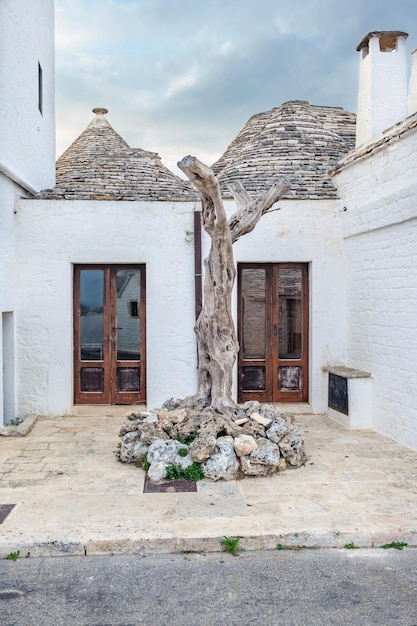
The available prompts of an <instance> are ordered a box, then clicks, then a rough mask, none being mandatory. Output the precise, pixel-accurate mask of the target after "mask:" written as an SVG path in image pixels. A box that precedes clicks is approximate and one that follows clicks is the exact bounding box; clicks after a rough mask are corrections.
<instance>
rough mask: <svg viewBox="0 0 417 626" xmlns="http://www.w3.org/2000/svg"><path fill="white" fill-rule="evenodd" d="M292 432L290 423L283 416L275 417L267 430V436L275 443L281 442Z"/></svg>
mask: <svg viewBox="0 0 417 626" xmlns="http://www.w3.org/2000/svg"><path fill="white" fill-rule="evenodd" d="M289 432H290V426H289V424H288V423H287V422H286V421H285V420H284V419H282V418H281V417H278V418H275V419H274V421H273V422H272V423H271V424H270V426H269V428H268V429H267V431H266V436H267V437H268V439H269V440H270V441H272V442H273V443H279V442H280V441H281V439H282V438H283V437H285V435H288V433H289Z"/></svg>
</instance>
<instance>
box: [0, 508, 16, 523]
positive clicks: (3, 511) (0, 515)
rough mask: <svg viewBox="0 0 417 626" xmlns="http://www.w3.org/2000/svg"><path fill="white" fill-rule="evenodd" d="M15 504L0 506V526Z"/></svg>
mask: <svg viewBox="0 0 417 626" xmlns="http://www.w3.org/2000/svg"><path fill="white" fill-rule="evenodd" d="M15 506H16V505H15V504H0V524H3V522H4V520H5V519H6V517H7V516H8V515H9V513H10V511H13V509H14V507H15Z"/></svg>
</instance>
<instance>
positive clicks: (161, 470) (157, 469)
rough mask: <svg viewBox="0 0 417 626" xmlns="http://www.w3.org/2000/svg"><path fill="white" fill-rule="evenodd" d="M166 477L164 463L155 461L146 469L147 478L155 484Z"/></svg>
mask: <svg viewBox="0 0 417 626" xmlns="http://www.w3.org/2000/svg"><path fill="white" fill-rule="evenodd" d="M166 475H167V466H166V463H163V462H162V461H157V462H155V463H151V465H150V466H149V469H148V476H149V478H150V479H151V480H152V481H153V482H154V483H157V482H159V481H160V480H163V479H164V478H166Z"/></svg>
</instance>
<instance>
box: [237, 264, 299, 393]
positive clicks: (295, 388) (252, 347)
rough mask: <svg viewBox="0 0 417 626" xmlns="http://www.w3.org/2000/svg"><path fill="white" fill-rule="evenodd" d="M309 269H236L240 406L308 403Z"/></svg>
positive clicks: (278, 266)
mask: <svg viewBox="0 0 417 626" xmlns="http://www.w3.org/2000/svg"><path fill="white" fill-rule="evenodd" d="M308 312H309V295H308V265H307V264H306V263H279V264H272V263H265V264H259V263H244V264H243V263H242V264H239V265H238V337H239V345H240V351H239V359H238V381H239V383H238V401H239V402H246V401H248V400H258V401H259V402H308V345H309V339H308V331H309V321H308Z"/></svg>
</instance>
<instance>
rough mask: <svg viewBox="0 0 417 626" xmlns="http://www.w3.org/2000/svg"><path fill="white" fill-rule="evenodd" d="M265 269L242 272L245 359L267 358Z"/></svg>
mask: <svg viewBox="0 0 417 626" xmlns="http://www.w3.org/2000/svg"><path fill="white" fill-rule="evenodd" d="M265 281H266V271H265V269H252V268H246V269H244V270H242V311H243V342H242V344H243V345H242V347H241V349H242V356H243V358H245V359H264V358H265V324H266V302H265Z"/></svg>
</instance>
